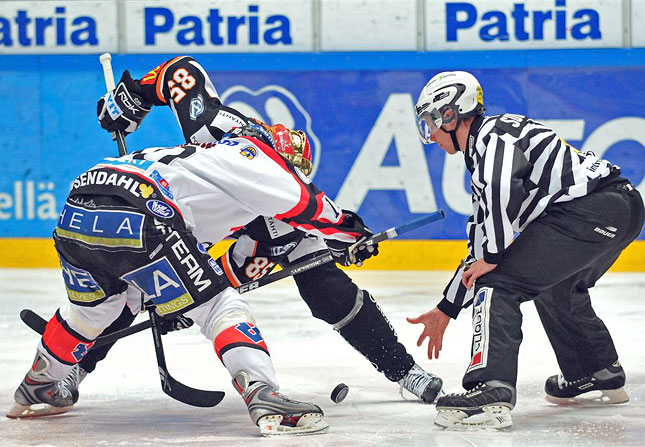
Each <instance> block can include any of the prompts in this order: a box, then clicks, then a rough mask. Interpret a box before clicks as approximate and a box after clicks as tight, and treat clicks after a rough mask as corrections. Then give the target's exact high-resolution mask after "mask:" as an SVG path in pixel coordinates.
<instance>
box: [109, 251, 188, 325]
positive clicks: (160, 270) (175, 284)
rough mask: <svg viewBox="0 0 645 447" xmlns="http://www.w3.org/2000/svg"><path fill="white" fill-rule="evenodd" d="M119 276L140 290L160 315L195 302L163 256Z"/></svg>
mask: <svg viewBox="0 0 645 447" xmlns="http://www.w3.org/2000/svg"><path fill="white" fill-rule="evenodd" d="M121 278H122V279H123V280H124V281H126V282H127V283H128V284H131V285H133V286H134V287H136V288H137V289H139V290H141V291H142V292H143V293H144V294H145V295H146V296H147V298H149V299H150V300H151V301H152V302H153V303H154V304H155V305H156V307H157V311H158V313H159V314H161V315H167V314H170V313H173V312H177V311H180V310H181V309H184V308H185V307H187V306H189V305H191V304H193V303H194V302H195V301H194V300H193V297H192V296H191V295H190V292H188V289H186V286H184V283H183V282H182V281H181V279H180V278H179V275H178V274H177V272H176V271H175V269H174V268H173V266H172V265H171V264H170V262H169V261H168V259H167V258H166V257H165V256H164V257H163V258H161V259H159V260H157V261H155V262H153V263H151V264H148V265H146V266H144V267H141V268H138V269H137V270H133V271H132V272H130V273H127V274H125V275H123V276H122V277H121Z"/></svg>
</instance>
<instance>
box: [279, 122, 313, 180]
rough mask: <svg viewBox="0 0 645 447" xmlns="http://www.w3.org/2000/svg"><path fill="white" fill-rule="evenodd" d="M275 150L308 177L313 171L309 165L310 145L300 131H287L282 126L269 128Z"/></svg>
mask: <svg viewBox="0 0 645 447" xmlns="http://www.w3.org/2000/svg"><path fill="white" fill-rule="evenodd" d="M271 135H272V137H273V141H274V144H275V150H276V151H277V152H278V153H279V154H280V155H282V156H283V157H284V158H286V159H287V160H289V161H290V162H291V164H292V165H294V166H296V167H297V168H298V169H300V171H302V173H303V174H305V175H309V174H311V171H312V170H313V165H312V164H311V145H310V144H309V139H307V135H305V133H304V132H303V131H302V130H291V129H287V128H286V127H285V126H284V125H282V124H275V125H274V126H272V127H271Z"/></svg>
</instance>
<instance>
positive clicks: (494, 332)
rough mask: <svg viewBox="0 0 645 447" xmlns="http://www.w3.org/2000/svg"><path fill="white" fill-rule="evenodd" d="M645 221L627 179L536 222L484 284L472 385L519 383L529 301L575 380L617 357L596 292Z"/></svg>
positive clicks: (468, 384) (478, 296)
mask: <svg viewBox="0 0 645 447" xmlns="http://www.w3.org/2000/svg"><path fill="white" fill-rule="evenodd" d="M643 220H644V212H643V200H642V198H641V196H640V194H639V193H638V191H637V190H635V189H634V188H633V186H632V185H631V184H629V183H627V182H626V181H624V182H620V183H614V184H612V185H609V186H606V187H604V188H602V189H600V190H597V191H594V192H592V193H591V194H589V195H587V196H585V197H581V198H579V199H575V200H572V201H570V202H564V203H561V204H556V205H554V206H553V207H551V208H550V209H549V210H548V213H545V214H543V215H542V216H540V217H539V218H538V219H536V220H535V221H533V222H532V223H531V224H529V226H528V227H527V228H526V229H525V230H524V231H523V232H522V234H521V235H520V236H519V237H518V238H517V239H516V240H515V242H513V243H512V244H511V245H510V246H509V248H508V249H507V251H506V255H505V257H504V260H503V261H502V262H501V263H500V264H499V265H498V266H497V268H496V269H495V270H493V271H492V272H490V273H488V274H486V275H484V276H482V277H480V278H478V279H477V281H476V285H475V287H476V290H475V302H474V304H473V312H474V313H473V331H474V335H473V347H472V354H473V358H472V361H471V364H470V366H469V367H468V370H467V371H466V375H465V376H464V379H463V385H464V388H466V389H470V388H472V387H473V386H474V385H476V384H477V383H478V382H480V381H486V380H493V379H497V380H504V381H508V382H510V383H512V384H516V381H517V358H518V353H519V347H520V343H521V342H522V329H521V325H522V313H521V311H520V304H521V303H522V302H524V301H528V300H534V302H535V306H536V308H537V311H538V314H539V316H540V319H541V321H542V325H543V326H544V329H545V331H546V333H547V336H548V337H549V340H550V342H551V345H552V347H553V349H554V351H555V354H556V357H557V360H558V364H559V366H560V369H561V371H562V373H563V375H564V377H565V378H566V379H567V380H575V379H578V378H581V377H584V376H587V375H589V374H591V373H593V372H595V371H598V370H600V369H603V368H605V367H607V366H609V365H610V364H611V363H613V362H615V361H616V360H617V359H618V354H617V352H616V348H615V347H614V343H613V341H612V339H611V335H610V334H609V331H608V330H607V328H606V326H605V324H604V323H603V322H602V320H601V319H600V318H598V317H597V316H596V314H595V312H594V310H593V308H592V307H591V301H590V299H589V292H588V290H589V288H591V287H593V286H594V284H595V283H596V281H597V280H598V279H599V278H600V277H601V276H602V275H603V274H604V273H605V272H606V271H607V270H608V269H609V267H611V265H612V264H613V263H614V262H615V261H616V259H617V258H618V256H619V255H620V253H621V252H622V251H623V250H624V249H625V247H627V246H628V245H629V244H630V243H631V242H632V241H633V240H634V239H635V238H636V237H638V235H639V233H640V232H641V229H642V228H643ZM612 235H613V236H612ZM617 305H620V303H619V302H618V303H617Z"/></svg>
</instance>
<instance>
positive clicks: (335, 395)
mask: <svg viewBox="0 0 645 447" xmlns="http://www.w3.org/2000/svg"><path fill="white" fill-rule="evenodd" d="M347 393H349V387H348V386H347V385H345V384H344V383H339V384H338V385H336V388H334V390H333V391H332V392H331V400H333V401H334V402H336V403H337V404H339V403H341V402H342V401H343V400H344V399H345V398H346V397H347Z"/></svg>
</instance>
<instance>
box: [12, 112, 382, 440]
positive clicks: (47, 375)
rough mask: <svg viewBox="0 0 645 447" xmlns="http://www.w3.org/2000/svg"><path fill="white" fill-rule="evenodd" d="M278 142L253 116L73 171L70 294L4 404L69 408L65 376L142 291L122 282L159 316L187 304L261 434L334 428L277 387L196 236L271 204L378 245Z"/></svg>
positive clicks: (67, 259) (345, 243)
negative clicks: (231, 127) (207, 139)
mask: <svg viewBox="0 0 645 447" xmlns="http://www.w3.org/2000/svg"><path fill="white" fill-rule="evenodd" d="M272 143H275V144H278V145H279V144H282V143H281V142H280V141H279V140H278V139H273V140H265V136H264V134H263V131H262V130H260V129H259V128H258V126H257V125H255V124H253V123H249V124H248V125H245V126H242V127H239V128H237V129H236V130H235V132H234V133H233V134H231V135H230V136H229V137H227V138H225V139H222V140H221V141H220V142H217V143H208V144H184V145H181V146H176V147H170V148H149V149H145V150H142V151H138V152H134V153H132V154H130V155H125V156H122V157H119V158H106V159H104V160H103V161H101V162H100V163H98V164H97V165H95V166H94V167H93V168H91V169H90V170H89V171H87V172H85V173H83V174H81V175H80V176H79V177H77V178H76V180H75V181H74V182H73V185H72V189H71V192H70V194H69V197H68V199H67V201H66V203H65V206H64V208H63V210H62V212H61V214H60V217H59V220H58V225H57V227H56V229H55V231H54V242H55V246H56V250H57V253H58V256H59V260H60V263H61V268H62V271H63V279H64V282H65V286H66V289H67V292H68V298H69V303H68V304H67V305H64V306H62V307H61V308H59V309H58V311H57V312H56V313H55V315H54V316H53V317H52V318H51V320H50V321H49V323H48V324H47V326H46V329H45V333H44V334H43V337H42V339H41V342H40V344H39V346H38V349H37V354H36V357H35V360H34V362H33V365H32V367H31V369H30V370H29V372H28V373H27V375H26V376H25V378H24V380H23V381H22V383H21V384H20V386H19V387H18V389H17V390H16V392H15V396H14V397H15V401H16V403H15V405H14V407H13V408H12V409H11V410H10V411H9V413H8V414H7V416H9V417H11V418H22V417H29V416H39V415H43V414H54V413H56V412H64V411H67V410H68V409H69V407H71V406H72V405H73V404H74V403H75V402H76V400H77V398H78V392H77V390H75V389H73V388H70V387H69V386H68V383H67V382H65V381H63V379H64V378H66V377H67V376H68V374H69V373H70V371H71V370H72V369H73V368H74V366H75V365H76V364H77V363H78V362H79V361H80V360H81V359H82V358H83V356H84V355H85V354H86V353H87V352H88V351H89V350H90V349H91V347H92V344H93V341H94V340H95V339H96V337H97V336H98V335H99V334H100V333H101V332H103V330H104V329H105V328H106V327H108V326H109V325H110V324H111V323H112V322H113V321H114V320H115V319H117V317H118V316H119V315H120V314H122V311H123V309H124V307H125V306H126V305H128V307H130V308H132V307H135V308H136V307H137V304H136V303H128V302H127V301H128V297H132V296H135V299H138V298H136V294H134V295H133V294H128V293H127V290H128V288H135V289H137V290H138V291H140V292H141V294H139V295H140V296H141V297H142V298H141V300H144V298H143V297H145V301H146V302H148V303H152V304H153V305H154V306H155V308H156V312H157V313H158V314H159V315H161V316H162V317H167V318H171V319H172V318H174V317H176V316H178V315H184V316H185V317H187V318H190V320H192V321H194V322H195V323H196V324H197V325H198V326H199V327H200V328H201V331H202V333H203V334H204V335H205V336H206V338H207V339H209V340H210V341H211V342H212V343H213V344H214V347H215V351H216V353H217V355H218V357H219V358H220V360H221V361H222V363H223V364H224V366H225V367H226V368H227V370H228V371H229V373H230V374H231V377H232V378H233V383H234V385H235V387H236V389H237V390H238V391H239V393H240V394H241V395H242V397H243V398H244V401H245V403H246V404H247V407H248V410H249V414H250V416H251V419H252V420H253V422H254V423H255V424H257V425H258V426H259V427H260V430H261V433H262V434H290V433H294V434H302V433H313V432H319V431H321V430H324V429H325V428H327V424H326V422H325V421H324V419H323V412H322V410H321V409H320V407H318V406H317V405H314V404H311V403H307V402H299V401H294V400H291V399H288V398H286V397H284V396H283V395H281V394H279V393H278V392H277V390H278V382H277V379H276V374H275V370H274V367H273V364H272V362H271V358H270V357H269V354H268V350H267V346H266V343H265V341H264V339H263V337H262V334H261V333H260V331H259V329H258V328H257V327H256V325H255V322H254V320H253V317H252V315H251V313H250V310H249V307H248V305H247V304H246V302H245V301H244V300H242V298H241V296H240V295H239V293H237V292H236V291H235V290H234V289H233V288H231V284H230V282H229V279H228V277H227V276H226V274H225V273H224V272H223V271H222V270H221V268H220V267H219V266H218V265H217V263H216V262H215V260H214V259H212V258H211V257H210V255H209V254H208V253H207V251H206V250H205V249H204V247H203V246H202V244H201V243H200V241H219V240H221V239H223V238H224V237H226V236H227V235H228V234H230V233H231V232H232V231H235V229H237V228H241V227H242V226H243V225H244V224H245V223H247V222H249V221H251V220H252V219H253V218H255V217H256V216H258V215H265V216H273V217H274V218H275V219H277V220H280V221H281V222H284V223H287V224H289V225H292V226H294V227H296V228H299V229H301V230H304V231H306V232H308V233H312V234H316V235H318V236H320V237H324V238H330V239H335V240H336V243H335V244H334V247H336V249H337V250H338V251H339V253H341V252H343V251H344V253H341V255H342V256H344V257H345V259H346V260H347V263H355V262H361V261H364V260H365V259H367V258H368V257H369V256H371V254H372V253H370V252H369V251H368V250H366V249H361V246H360V242H361V241H363V240H364V239H365V238H366V237H368V236H370V235H371V232H370V231H369V230H368V229H367V228H366V227H365V225H364V224H363V222H362V220H361V218H360V217H359V216H358V215H356V214H354V213H351V212H349V211H343V210H340V209H339V208H338V207H337V206H336V205H335V204H334V203H333V202H332V201H331V200H330V199H329V198H327V197H326V196H325V194H324V193H323V192H321V191H319V190H318V189H317V188H316V187H315V185H314V184H313V183H311V182H310V181H309V180H308V179H307V178H306V177H304V176H302V175H301V174H300V173H299V172H298V170H297V169H296V168H294V166H293V165H292V164H291V163H290V162H289V161H287V160H286V159H285V158H284V157H282V156H280V155H279V154H278V152H276V147H272ZM285 144H286V143H285ZM278 150H282V148H278ZM343 247H344V249H343ZM141 304H142V303H141V302H139V304H138V305H139V306H141ZM43 403H44V404H47V406H46V407H45V408H36V407H35V406H34V407H32V405H36V404H43Z"/></svg>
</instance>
